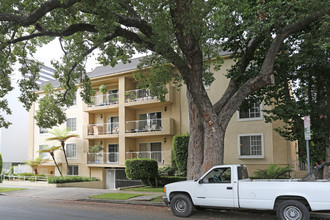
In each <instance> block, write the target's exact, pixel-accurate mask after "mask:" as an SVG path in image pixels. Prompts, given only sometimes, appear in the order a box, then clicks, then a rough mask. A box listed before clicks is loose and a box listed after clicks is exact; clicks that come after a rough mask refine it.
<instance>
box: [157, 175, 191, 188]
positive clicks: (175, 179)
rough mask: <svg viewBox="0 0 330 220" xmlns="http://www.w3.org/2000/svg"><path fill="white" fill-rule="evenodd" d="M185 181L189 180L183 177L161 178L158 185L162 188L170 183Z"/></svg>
mask: <svg viewBox="0 0 330 220" xmlns="http://www.w3.org/2000/svg"><path fill="white" fill-rule="evenodd" d="M185 180H187V178H186V177H182V176H161V177H160V178H159V179H158V184H159V185H160V186H165V185H166V184H169V183H175V182H179V181H185Z"/></svg>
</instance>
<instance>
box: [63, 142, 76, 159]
mask: <svg viewBox="0 0 330 220" xmlns="http://www.w3.org/2000/svg"><path fill="white" fill-rule="evenodd" d="M65 147H66V148H65V151H66V156H67V157H68V158H69V159H77V145H76V144H75V143H71V144H66V146H65Z"/></svg>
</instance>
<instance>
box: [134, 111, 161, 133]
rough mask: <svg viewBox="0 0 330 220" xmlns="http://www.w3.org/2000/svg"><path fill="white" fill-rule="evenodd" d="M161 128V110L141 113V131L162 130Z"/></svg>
mask: <svg viewBox="0 0 330 220" xmlns="http://www.w3.org/2000/svg"><path fill="white" fill-rule="evenodd" d="M161 129H162V113H161V112H151V113H144V114H140V115H139V131H160V130H161Z"/></svg>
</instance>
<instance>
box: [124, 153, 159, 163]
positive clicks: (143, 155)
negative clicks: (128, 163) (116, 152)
mask: <svg viewBox="0 0 330 220" xmlns="http://www.w3.org/2000/svg"><path fill="white" fill-rule="evenodd" d="M126 154H127V155H126V159H135V158H146V159H154V160H156V161H157V162H158V163H164V161H163V160H162V158H163V152H162V151H137V152H126Z"/></svg>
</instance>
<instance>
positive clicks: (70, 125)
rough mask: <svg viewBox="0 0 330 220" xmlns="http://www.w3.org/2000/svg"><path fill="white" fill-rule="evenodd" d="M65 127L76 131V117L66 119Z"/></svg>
mask: <svg viewBox="0 0 330 220" xmlns="http://www.w3.org/2000/svg"><path fill="white" fill-rule="evenodd" d="M66 127H67V128H68V129H69V130H70V131H77V119H76V118H68V120H67V121H66Z"/></svg>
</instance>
